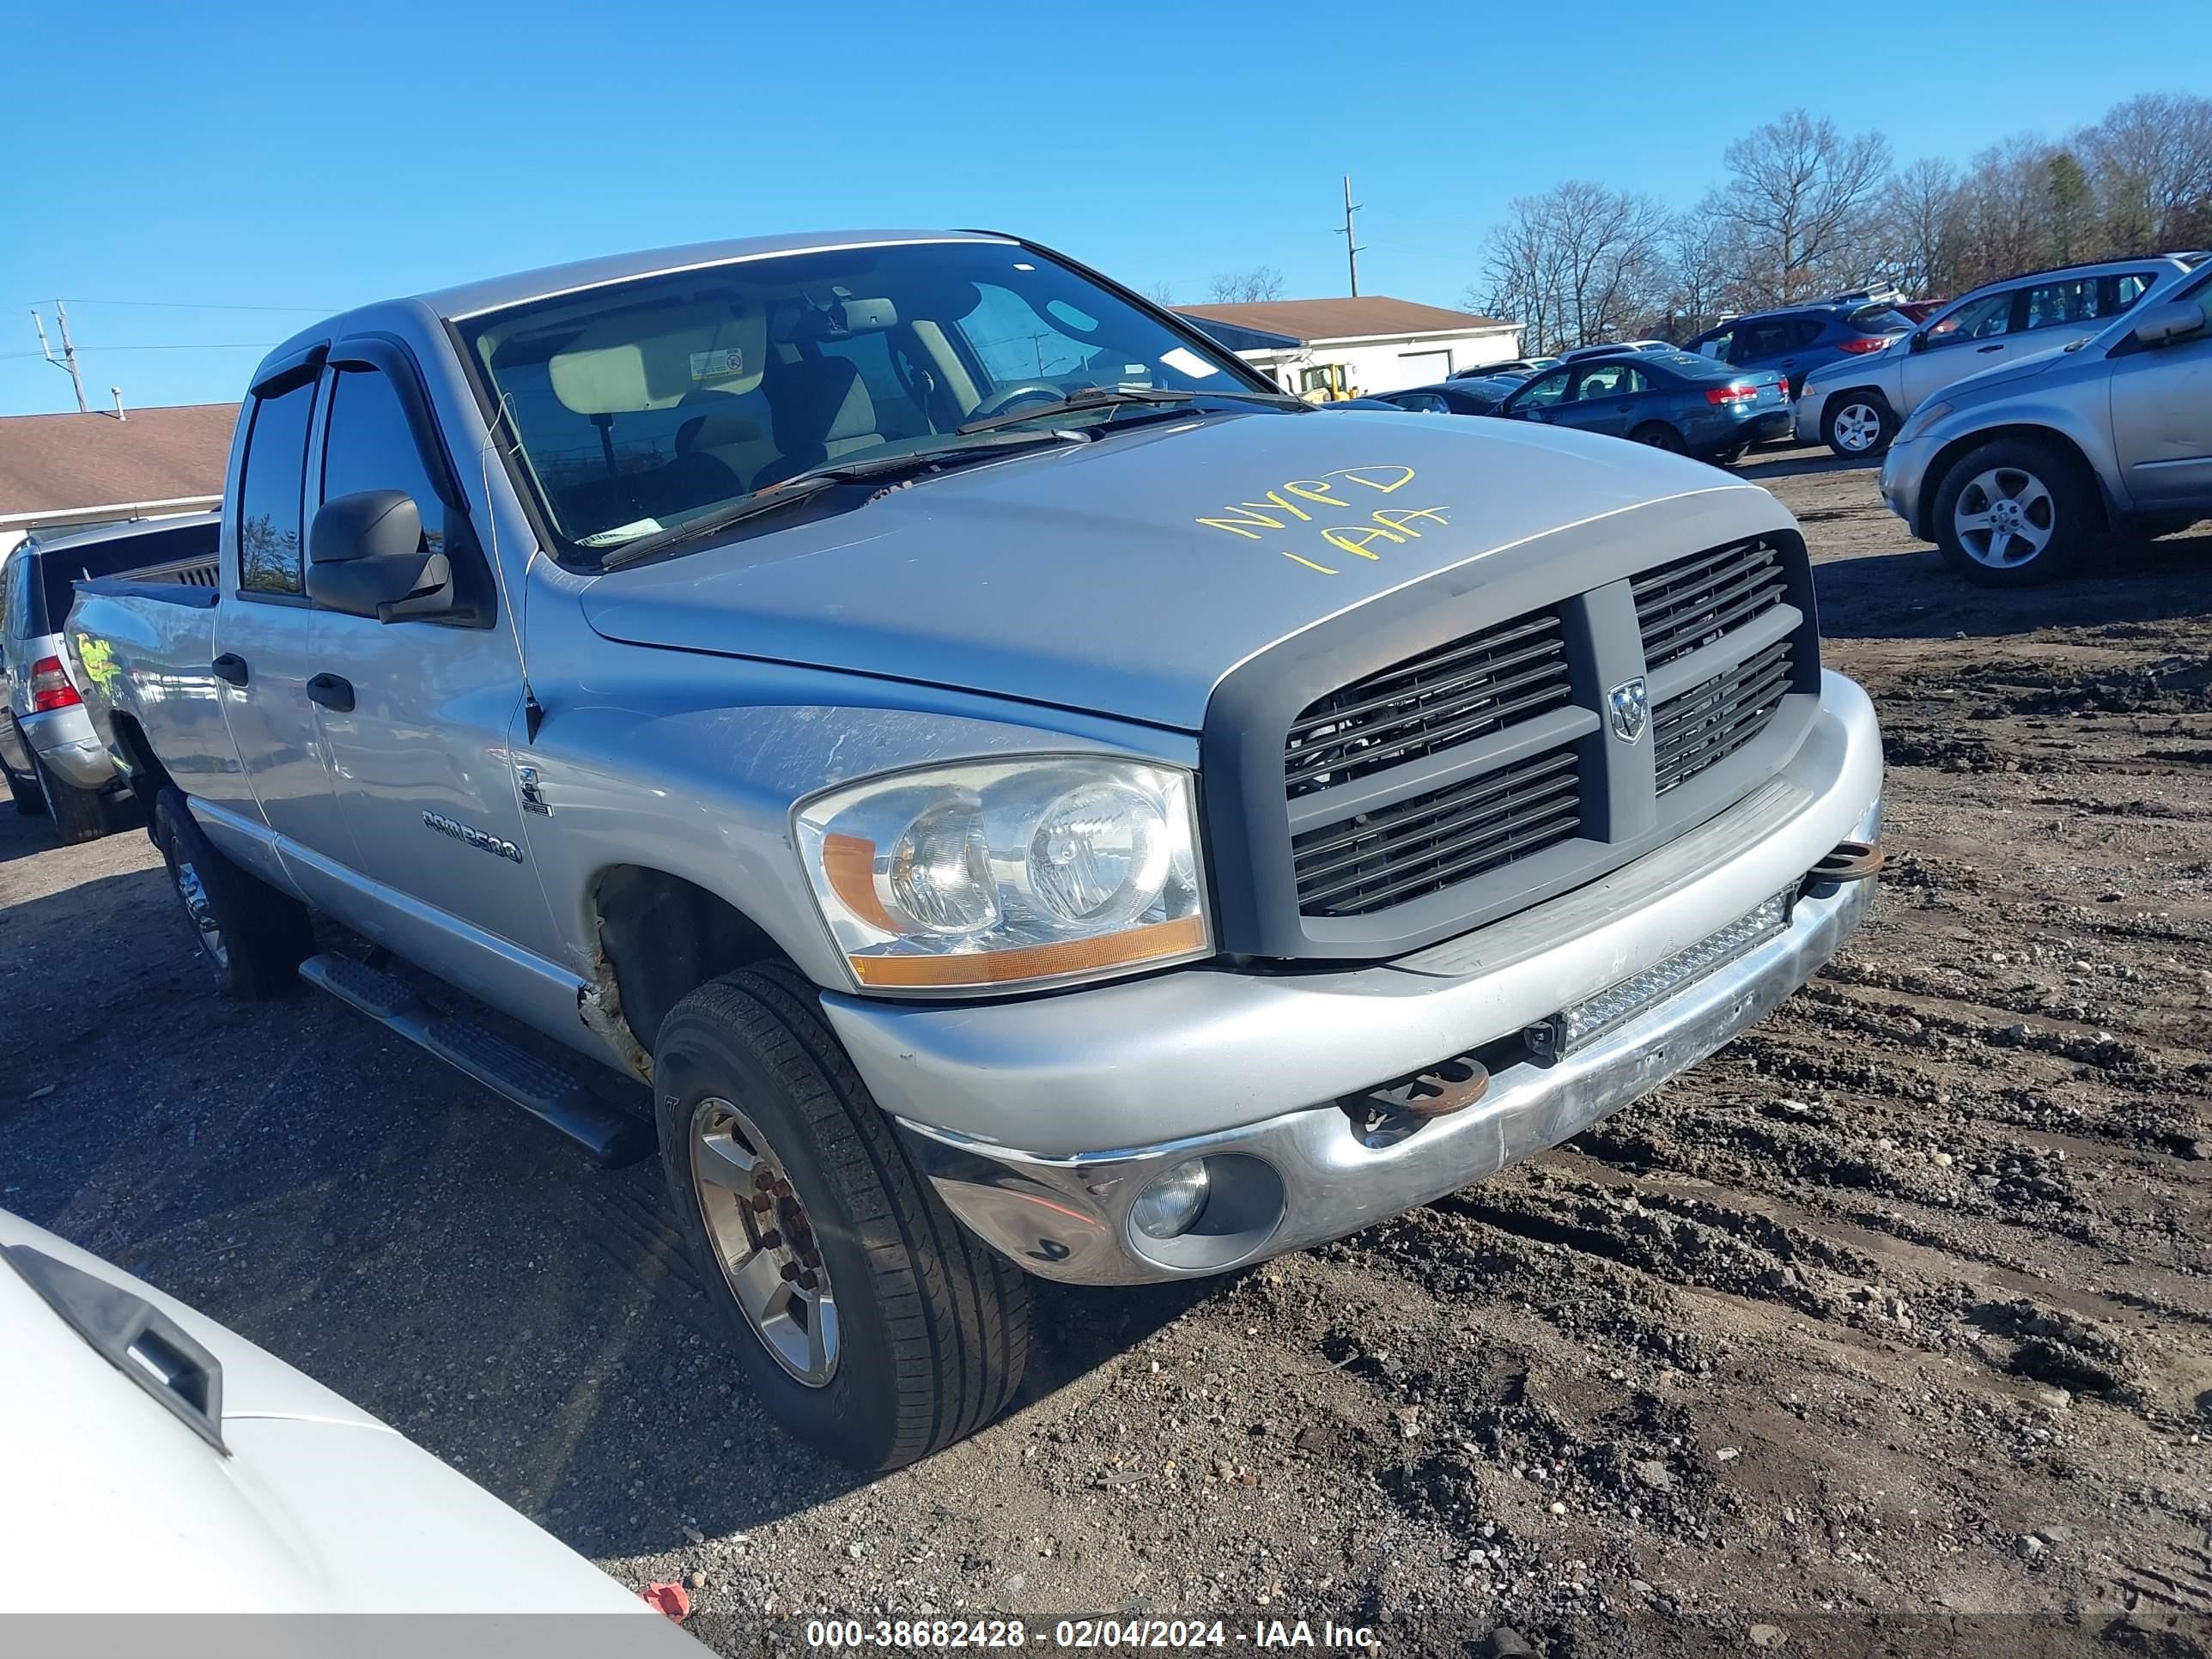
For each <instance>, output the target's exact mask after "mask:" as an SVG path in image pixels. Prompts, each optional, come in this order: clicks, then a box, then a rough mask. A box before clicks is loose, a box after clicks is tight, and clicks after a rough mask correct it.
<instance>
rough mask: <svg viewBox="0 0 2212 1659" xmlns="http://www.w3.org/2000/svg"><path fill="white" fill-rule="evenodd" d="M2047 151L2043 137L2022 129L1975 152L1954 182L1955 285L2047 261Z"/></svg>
mask: <svg viewBox="0 0 2212 1659" xmlns="http://www.w3.org/2000/svg"><path fill="white" fill-rule="evenodd" d="M2052 153H2053V152H2052V148H2051V144H2050V143H2048V142H2047V141H2046V140H2045V139H2042V138H2039V137H2036V136H2035V135H2034V134H2033V133H2027V134H2020V135H2017V136H2015V137H2011V138H2008V139H2006V140H2005V141H2004V142H2003V143H1999V144H1992V145H1991V146H1990V148H1989V149H1985V150H1984V151H1982V152H1981V153H1980V154H1979V155H1977V156H1975V157H1974V160H1973V164H1972V166H1971V167H1968V168H1967V169H1966V178H1965V179H1964V180H1963V181H1961V183H1960V186H1959V206H1960V219H1961V233H1962V234H1961V238H1960V264H1959V270H1958V285H1959V286H1960V287H1961V288H1971V287H1972V286H1974V285H1975V284H1976V283H1987V282H1991V281H1994V280H1995V279H1996V278H1997V277H2000V276H2012V275H2013V274H2015V272H2018V271H2023V270H2035V269H2037V268H2038V267H2039V266H2042V265H2047V264H2050V263H2051V196H2050V179H2051V155H2052Z"/></svg>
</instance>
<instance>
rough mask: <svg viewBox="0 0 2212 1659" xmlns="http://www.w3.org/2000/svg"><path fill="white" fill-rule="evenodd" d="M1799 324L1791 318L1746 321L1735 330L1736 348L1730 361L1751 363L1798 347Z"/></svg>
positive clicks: (1731, 354)
mask: <svg viewBox="0 0 2212 1659" xmlns="http://www.w3.org/2000/svg"><path fill="white" fill-rule="evenodd" d="M1797 339H1798V335H1797V325H1796V322H1794V321H1793V320H1791V319H1789V318H1778V319H1773V320H1771V321H1767V322H1763V323H1745V324H1743V325H1741V326H1740V327H1738V328H1737V330H1736V331H1735V349H1734V350H1732V351H1730V352H1729V362H1731V363H1751V362H1759V360H1760V359H1762V358H1765V357H1780V356H1785V355H1786V354H1788V353H1790V352H1792V351H1795V350H1796V349H1797Z"/></svg>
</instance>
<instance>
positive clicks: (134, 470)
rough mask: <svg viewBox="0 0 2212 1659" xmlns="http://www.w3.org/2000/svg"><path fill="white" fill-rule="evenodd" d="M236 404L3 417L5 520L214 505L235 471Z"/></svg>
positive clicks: (0, 510)
mask: <svg viewBox="0 0 2212 1659" xmlns="http://www.w3.org/2000/svg"><path fill="white" fill-rule="evenodd" d="M237 420H238V405H237V404H178V405H175V406H173V407H169V408H155V409H134V410H131V411H130V413H129V414H128V416H126V417H125V419H123V420H119V421H118V420H117V419H116V418H115V416H112V415H7V416H0V519H22V518H27V517H30V516H32V515H35V514H40V513H53V514H56V515H59V514H63V513H71V512H76V511H79V510H81V509H83V508H86V507H110V506H127V505H133V504H137V503H144V502H154V501H211V500H213V499H215V498H216V497H217V496H219V495H222V479H223V473H224V471H225V470H226V469H227V468H228V465H229V464H230V433H231V428H232V427H233V426H234V424H235V423H236V422H237Z"/></svg>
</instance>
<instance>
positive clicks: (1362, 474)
mask: <svg viewBox="0 0 2212 1659" xmlns="http://www.w3.org/2000/svg"><path fill="white" fill-rule="evenodd" d="M1413 476H1414V475H1413V468H1412V467H1410V466H1340V467H1339V468H1337V469H1336V470H1335V471H1333V472H1324V473H1323V474H1322V476H1321V477H1318V478H1292V479H1291V480H1290V481H1289V482H1287V483H1281V484H1278V485H1277V486H1276V487H1275V488H1274V489H1270V490H1268V491H1267V492H1266V493H1265V494H1264V495H1261V498H1260V499H1259V500H1258V501H1236V502H1232V503H1231V504H1229V505H1227V506H1225V507H1223V508H1222V509H1221V511H1220V513H1218V514H1206V515H1202V516H1201V517H1200V519H1199V520H1198V522H1199V523H1200V524H1202V525H1204V526H1206V527H1207V528H1208V529H1211V530H1225V531H1227V532H1229V533H1230V534H1231V535H1232V536H1241V537H1243V538H1244V539H1245V540H1247V541H1255V542H1259V541H1267V540H1270V539H1272V538H1270V537H1268V536H1267V534H1266V533H1265V532H1267V531H1271V530H1273V531H1290V532H1296V533H1298V534H1299V535H1300V536H1301V538H1304V537H1305V536H1317V537H1319V538H1320V540H1321V543H1322V545H1321V546H1320V547H1316V548H1313V549H1312V551H1313V552H1315V553H1316V554H1319V555H1321V556H1322V558H1327V557H1332V556H1338V555H1342V554H1346V553H1348V554H1351V555H1352V556H1353V557H1355V558H1361V559H1370V560H1374V561H1376V562H1378V563H1379V562H1381V560H1382V558H1383V554H1381V553H1378V552H1376V550H1375V549H1376V545H1377V544H1381V545H1382V546H1383V548H1384V549H1385V550H1388V549H1389V548H1392V547H1396V546H1400V545H1401V544H1404V543H1407V542H1409V541H1419V539H1420V538H1421V535H1422V532H1423V530H1424V528H1425V527H1428V526H1440V525H1449V523H1450V522H1451V520H1450V518H1449V516H1448V515H1449V509H1448V508H1447V507H1443V506H1442V505H1438V506H1435V507H1371V508H1369V509H1368V511H1367V515H1366V518H1365V520H1364V522H1358V523H1352V524H1346V523H1344V522H1342V515H1343V514H1345V513H1358V511H1359V510H1360V509H1361V508H1362V507H1365V506H1366V503H1367V501H1371V500H1373V499H1374V496H1373V495H1369V496H1367V497H1365V499H1364V500H1363V499H1362V497H1361V492H1362V491H1363V490H1371V491H1373V492H1374V493H1375V494H1376V495H1391V494H1393V493H1395V491H1397V490H1400V489H1404V488H1405V487H1406V486H1407V484H1409V483H1413ZM1316 508H1328V509H1332V510H1330V511H1328V512H1316V510H1315V509H1316ZM1330 520H1337V522H1334V523H1332V522H1330ZM1276 551H1277V552H1279V553H1280V554H1281V555H1282V556H1284V557H1285V558H1286V559H1288V560H1290V561H1291V562H1292V563H1293V564H1302V565H1304V567H1305V568H1307V569H1309V570H1314V571H1318V572H1319V573H1320V574H1322V575H1324V576H1334V575H1336V574H1339V571H1338V567H1337V566H1335V565H1333V564H1324V563H1322V562H1320V560H1319V559H1310V558H1308V557H1307V556H1305V555H1304V554H1303V553H1294V552H1292V551H1291V550H1290V549H1289V548H1286V547H1284V548H1277V549H1276Z"/></svg>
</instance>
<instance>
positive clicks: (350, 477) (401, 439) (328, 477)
mask: <svg viewBox="0 0 2212 1659" xmlns="http://www.w3.org/2000/svg"><path fill="white" fill-rule="evenodd" d="M363 489H404V490H405V491H406V492H407V494H408V495H409V496H410V498H411V499H412V500H413V501H414V503H415V507H416V511H417V512H418V513H421V514H422V543H423V545H424V547H426V548H427V549H428V550H429V551H431V552H433V553H436V552H441V551H442V550H444V548H445V544H446V522H445V520H446V508H445V504H444V502H443V501H441V500H440V499H439V495H438V490H437V487H436V486H435V484H433V483H431V482H430V470H429V469H428V467H427V466H425V465H423V464H422V451H421V450H420V449H418V448H417V447H416V444H415V434H414V431H413V429H412V428H410V427H409V425H408V424H407V411H406V409H405V408H404V406H403V405H402V404H401V403H400V401H399V393H398V391H397V390H395V389H394V388H393V386H392V379H391V377H390V376H389V375H387V374H385V373H384V372H383V371H382V370H381V369H375V368H349V369H346V370H344V371H343V373H340V374H335V375H332V376H331V422H330V429H329V431H328V433H327V434H326V435H325V437H324V440H323V494H322V499H323V500H324V501H335V500H337V498H338V497H339V496H341V495H353V494H355V493H356V491H359V490H363Z"/></svg>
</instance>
